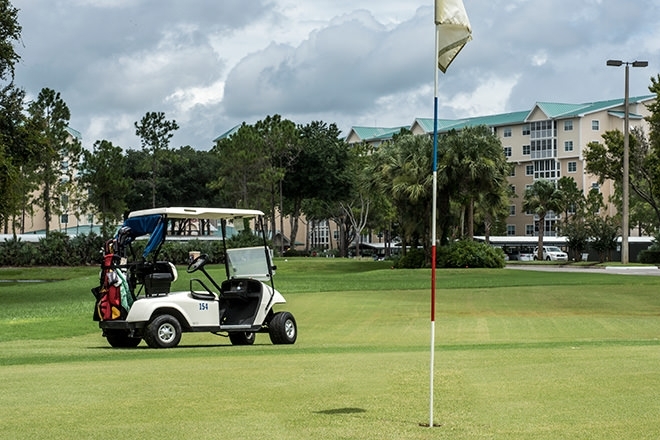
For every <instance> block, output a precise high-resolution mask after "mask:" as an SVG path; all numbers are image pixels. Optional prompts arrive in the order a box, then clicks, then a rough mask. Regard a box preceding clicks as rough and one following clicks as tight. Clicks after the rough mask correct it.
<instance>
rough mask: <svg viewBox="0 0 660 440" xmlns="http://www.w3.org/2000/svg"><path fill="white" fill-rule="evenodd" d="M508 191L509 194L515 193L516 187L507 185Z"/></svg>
mask: <svg viewBox="0 0 660 440" xmlns="http://www.w3.org/2000/svg"><path fill="white" fill-rule="evenodd" d="M509 191H511V194H515V193H516V185H509Z"/></svg>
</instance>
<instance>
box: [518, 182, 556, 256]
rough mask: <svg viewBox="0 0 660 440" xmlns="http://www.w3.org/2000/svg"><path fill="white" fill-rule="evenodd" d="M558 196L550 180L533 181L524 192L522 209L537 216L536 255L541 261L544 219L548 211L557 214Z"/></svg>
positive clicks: (553, 183)
mask: <svg viewBox="0 0 660 440" xmlns="http://www.w3.org/2000/svg"><path fill="white" fill-rule="evenodd" d="M559 197H560V194H559V191H558V190H557V187H556V186H555V182H553V181H550V180H535V181H534V183H533V184H532V185H531V186H530V187H529V188H527V189H526V190H525V195H524V199H523V205H522V208H523V209H524V210H525V211H528V212H532V213H534V214H535V215H536V216H538V227H539V239H538V255H537V256H536V257H537V258H538V259H539V260H543V235H544V233H545V217H546V215H547V214H548V213H549V212H550V211H554V212H557V211H558V210H559V209H560V200H559Z"/></svg>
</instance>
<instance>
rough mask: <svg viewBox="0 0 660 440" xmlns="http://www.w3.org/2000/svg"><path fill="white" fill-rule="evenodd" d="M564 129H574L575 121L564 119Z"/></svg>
mask: <svg viewBox="0 0 660 440" xmlns="http://www.w3.org/2000/svg"><path fill="white" fill-rule="evenodd" d="M564 131H573V121H572V120H571V121H564Z"/></svg>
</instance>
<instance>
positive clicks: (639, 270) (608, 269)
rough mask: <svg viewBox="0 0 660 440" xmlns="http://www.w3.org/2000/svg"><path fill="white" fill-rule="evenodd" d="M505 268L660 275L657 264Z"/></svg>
mask: <svg viewBox="0 0 660 440" xmlns="http://www.w3.org/2000/svg"><path fill="white" fill-rule="evenodd" d="M506 268H507V269H517V270H536V271H542V272H583V273H602V274H619V275H657V276H660V269H659V268H658V267H657V266H605V267H602V266H578V267H576V266H558V265H543V264H533V265H532V264H530V265H522V264H507V266H506Z"/></svg>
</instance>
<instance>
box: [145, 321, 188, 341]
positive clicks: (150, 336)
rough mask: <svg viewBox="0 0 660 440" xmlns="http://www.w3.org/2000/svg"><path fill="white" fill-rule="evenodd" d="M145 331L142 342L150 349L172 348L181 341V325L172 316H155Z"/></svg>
mask: <svg viewBox="0 0 660 440" xmlns="http://www.w3.org/2000/svg"><path fill="white" fill-rule="evenodd" d="M145 330H146V331H145V336H144V340H145V342H146V343H147V345H148V346H149V347H151V348H172V347H176V346H177V345H179V341H181V324H180V323H179V321H178V320H177V319H176V318H175V317H174V316H172V315H160V316H157V317H156V318H154V320H153V321H151V322H150V323H149V325H147V328H146V329H145Z"/></svg>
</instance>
